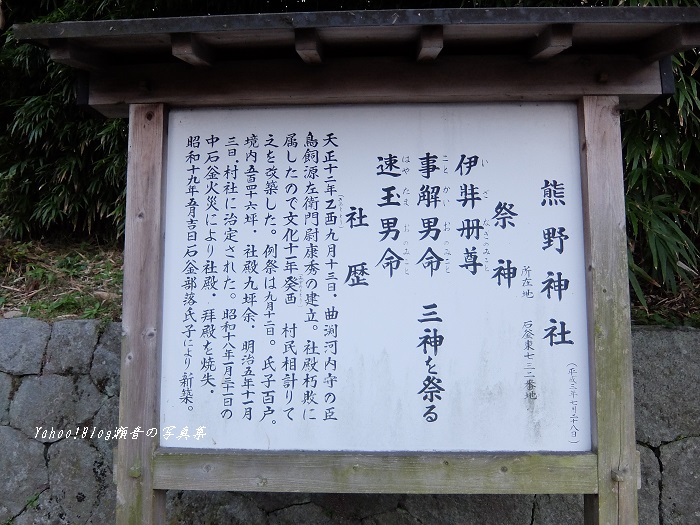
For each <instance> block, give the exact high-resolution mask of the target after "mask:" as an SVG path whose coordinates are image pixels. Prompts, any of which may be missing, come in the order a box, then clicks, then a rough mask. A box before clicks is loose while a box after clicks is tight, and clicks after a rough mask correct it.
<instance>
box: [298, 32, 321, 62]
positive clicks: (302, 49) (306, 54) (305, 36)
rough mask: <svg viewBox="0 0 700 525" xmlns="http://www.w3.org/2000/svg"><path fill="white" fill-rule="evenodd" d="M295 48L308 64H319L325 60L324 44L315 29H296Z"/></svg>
mask: <svg viewBox="0 0 700 525" xmlns="http://www.w3.org/2000/svg"><path fill="white" fill-rule="evenodd" d="M294 48H295V49H296V52H297V54H298V55H299V56H300V57H301V59H302V60H303V61H304V62H306V63H307V64H312V65H318V64H321V63H322V62H323V46H322V44H321V39H320V38H319V37H318V31H316V30H315V29H296V30H295V31H294Z"/></svg>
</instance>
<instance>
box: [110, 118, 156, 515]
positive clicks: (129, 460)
mask: <svg viewBox="0 0 700 525" xmlns="http://www.w3.org/2000/svg"><path fill="white" fill-rule="evenodd" d="M129 117H130V118H129V160H128V165H127V202H126V234H125V246H124V295H123V297H124V299H123V301H124V304H123V310H122V319H123V320H122V330H123V335H122V356H121V392H120V396H119V425H120V426H121V427H126V428H127V429H128V430H129V432H131V431H133V430H134V429H136V428H137V427H138V428H139V429H141V430H144V431H145V430H148V429H151V428H156V429H157V428H159V426H160V422H159V418H158V411H159V406H158V396H159V392H158V389H159V384H160V381H159V376H160V352H159V351H160V349H159V340H160V334H159V331H158V328H159V325H160V301H161V299H160V298H161V290H160V288H161V287H160V282H161V278H160V272H161V248H160V247H161V246H162V227H161V201H162V173H163V153H164V144H165V142H164V138H165V137H164V133H165V110H164V107H163V105H161V104H153V105H135V106H132V107H131V110H130V114H129ZM157 444H158V441H157V437H149V436H147V435H146V434H145V432H144V433H142V434H140V435H139V437H138V439H121V440H119V448H118V456H117V471H116V479H117V524H118V525H127V524H128V525H136V524H148V525H151V524H161V523H164V522H165V493H164V492H161V491H157V490H154V488H153V478H152V471H151V458H152V455H153V451H154V449H155V447H156V446H157Z"/></svg>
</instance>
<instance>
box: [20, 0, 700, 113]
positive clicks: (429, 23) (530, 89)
mask: <svg viewBox="0 0 700 525" xmlns="http://www.w3.org/2000/svg"><path fill="white" fill-rule="evenodd" d="M14 32H15V36H16V37H17V39H18V40H19V41H22V42H26V41H31V42H35V43H38V44H40V45H43V46H46V47H48V48H49V50H50V53H51V58H52V59H53V60H55V61H57V62H61V63H63V64H67V65H69V66H72V67H75V68H78V69H81V70H86V71H88V72H90V81H89V88H88V89H87V90H86V91H85V97H84V98H85V100H84V102H86V103H88V104H90V105H91V106H93V107H95V108H96V109H98V110H99V111H101V112H103V113H104V114H106V115H121V116H123V115H126V111H127V105H128V104H129V103H150V102H164V103H169V104H173V105H187V106H205V105H206V106H212V105H246V104H268V105H269V104H273V105H274V104H314V103H351V102H354V101H356V100H360V99H361V100H362V101H364V102H401V101H432V102H450V101H465V100H473V101H479V100H535V99H537V100H542V99H548V100H568V99H575V98H578V97H580V96H582V95H619V96H620V99H621V103H622V104H623V105H624V106H626V107H640V106H641V105H644V104H646V103H648V102H650V101H651V100H653V99H654V98H655V97H656V96H658V95H661V94H664V93H668V92H669V91H670V90H672V88H673V81H672V77H671V76H670V75H671V74H670V66H669V64H665V65H664V62H663V61H664V59H665V58H666V57H669V56H670V55H672V54H673V53H676V52H678V51H681V50H685V49H688V48H690V47H694V46H697V45H699V44H700V9H698V8H677V7H666V8H632V7H616V8H500V9H428V10H396V11H393V10H392V11H387V10H383V11H338V12H309V13H286V14H253V15H224V16H198V17H181V18H154V19H138V20H108V21H94V22H63V23H57V24H23V25H16V26H14ZM659 61H660V62H659ZM348 86H351V88H352V89H347V88H348ZM495 86H500V87H498V89H496V88H495ZM506 86H507V88H508V89H505V87H506ZM346 93H347V94H346Z"/></svg>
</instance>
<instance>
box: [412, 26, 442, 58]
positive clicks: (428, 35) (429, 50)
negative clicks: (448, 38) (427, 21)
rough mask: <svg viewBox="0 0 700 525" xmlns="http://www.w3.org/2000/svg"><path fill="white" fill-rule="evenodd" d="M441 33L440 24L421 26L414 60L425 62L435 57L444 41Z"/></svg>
mask: <svg viewBox="0 0 700 525" xmlns="http://www.w3.org/2000/svg"><path fill="white" fill-rule="evenodd" d="M442 33H443V31H442V26H425V27H422V28H421V31H420V40H419V41H418V55H417V57H416V60H418V61H419V62H426V61H429V60H435V59H436V58H437V56H438V55H439V54H440V51H442V46H443V43H444V42H443V41H444V39H443V34H442Z"/></svg>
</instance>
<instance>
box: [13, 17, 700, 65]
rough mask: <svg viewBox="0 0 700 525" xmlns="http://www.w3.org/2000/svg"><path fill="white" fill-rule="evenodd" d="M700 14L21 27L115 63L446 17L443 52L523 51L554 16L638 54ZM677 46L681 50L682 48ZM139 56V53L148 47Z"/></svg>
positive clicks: (604, 44)
mask: <svg viewBox="0 0 700 525" xmlns="http://www.w3.org/2000/svg"><path fill="white" fill-rule="evenodd" d="M699 22H700V9H699V8H674V7H672V8H631V7H630V8H627V7H625V8H569V9H560V8H520V9H516V8H502V9H432V10H430V9H429V10H398V11H386V10H384V11H343V12H311V13H287V14H260V15H223V16H206V17H179V18H154V19H138V20H110V21H93V22H63V23H58V24H21V25H16V26H14V31H15V36H16V37H17V38H18V40H20V41H22V42H27V41H31V42H35V43H38V44H41V45H44V46H46V47H53V46H55V45H58V44H61V43H65V42H69V43H70V44H71V45H74V46H77V47H78V48H80V49H81V50H85V51H89V52H91V53H95V54H96V55H97V56H99V57H100V59H101V60H103V61H104V63H105V65H106V66H108V65H109V64H110V63H116V64H123V63H125V62H127V61H128V62H131V63H153V62H160V61H165V62H167V61H169V60H170V53H171V44H170V42H171V37H172V36H173V35H177V34H192V35H196V36H197V38H199V39H200V40H201V41H202V42H204V43H205V44H206V45H207V46H209V47H210V48H211V51H212V53H213V54H214V55H215V56H216V57H217V58H218V57H221V60H238V59H255V58H260V57H262V58H265V57H269V56H285V55H287V54H289V53H290V52H293V51H294V42H295V30H298V29H314V30H316V33H317V35H318V39H319V42H320V43H321V44H322V45H323V46H324V50H325V54H326V56H328V57H332V56H333V55H334V54H335V55H339V56H348V55H352V54H359V55H362V54H363V53H366V52H367V50H368V49H371V54H372V55H381V54H385V55H392V54H397V53H398V54H404V53H408V54H411V53H413V51H414V49H415V46H416V43H417V40H418V38H419V35H420V32H421V29H422V28H424V27H428V26H436V25H437V26H442V27H443V31H444V36H443V38H444V53H453V52H454V53H458V54H464V53H466V54H474V53H479V54H520V53H523V49H524V45H523V44H525V43H527V42H529V41H533V40H534V39H535V38H536V37H537V36H538V35H540V34H541V33H542V32H543V31H545V30H546V29H547V28H548V27H550V26H553V25H562V24H564V25H566V24H569V25H571V26H572V30H573V40H572V46H571V49H570V50H568V51H567V52H571V53H575V54H585V53H591V52H593V53H606V54H615V53H617V54H619V53H632V54H633V53H636V52H637V51H638V49H639V48H640V45H641V44H643V43H645V42H646V41H648V40H649V39H651V38H653V37H654V36H656V35H659V34H661V33H662V32H663V31H666V30H669V29H671V28H674V27H685V26H688V25H694V24H698V23H699ZM671 51H674V50H673V49H672V50H671ZM139 55H140V56H139Z"/></svg>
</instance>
